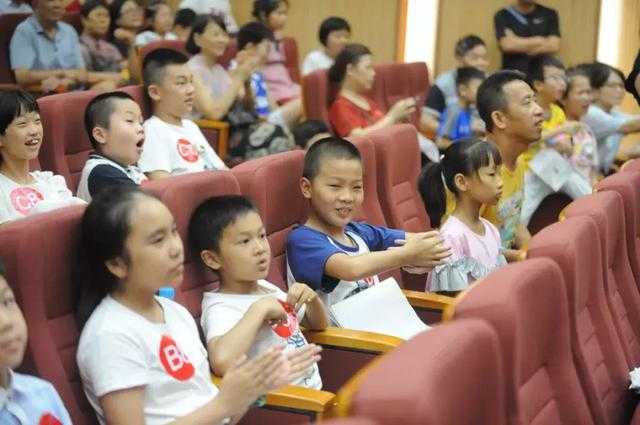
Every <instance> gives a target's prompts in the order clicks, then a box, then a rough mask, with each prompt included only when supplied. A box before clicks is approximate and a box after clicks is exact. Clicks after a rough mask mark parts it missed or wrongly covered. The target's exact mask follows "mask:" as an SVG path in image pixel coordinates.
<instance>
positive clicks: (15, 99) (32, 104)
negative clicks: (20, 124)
mask: <svg viewBox="0 0 640 425" xmlns="http://www.w3.org/2000/svg"><path fill="white" fill-rule="evenodd" d="M34 111H35V112H40V109H39V108H38V102H36V99H35V98H34V97H33V96H31V95H30V94H29V93H27V92H26V91H23V90H8V91H0V134H1V135H4V133H5V132H6V131H7V127H9V125H10V124H11V123H12V122H13V120H15V119H16V118H18V117H19V116H20V115H23V114H27V113H29V112H34Z"/></svg>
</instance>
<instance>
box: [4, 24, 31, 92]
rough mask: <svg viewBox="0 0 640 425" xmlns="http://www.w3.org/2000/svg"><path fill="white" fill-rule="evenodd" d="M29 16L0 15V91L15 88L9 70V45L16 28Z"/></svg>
mask: <svg viewBox="0 0 640 425" xmlns="http://www.w3.org/2000/svg"><path fill="white" fill-rule="evenodd" d="M29 16H30V14H29V13H7V14H4V15H2V14H0V28H2V31H0V89H3V88H16V87H17V86H16V85H15V84H16V79H15V76H14V75H13V71H12V70H11V61H10V59H9V44H10V43H11V37H12V36H13V32H14V31H15V30H16V27H17V26H18V24H20V22H22V21H24V20H25V19H26V18H28V17H29Z"/></svg>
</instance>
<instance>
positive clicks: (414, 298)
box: [402, 289, 455, 311]
mask: <svg viewBox="0 0 640 425" xmlns="http://www.w3.org/2000/svg"><path fill="white" fill-rule="evenodd" d="M402 292H403V293H404V296H405V297H407V301H409V304H411V305H412V306H413V307H418V308H426V309H430V310H440V311H444V310H445V309H446V308H447V307H448V306H449V305H452V304H453V302H454V299H455V298H453V297H447V296H446V295H439V294H434V293H431V292H421V291H411V290H409V289H403V290H402Z"/></svg>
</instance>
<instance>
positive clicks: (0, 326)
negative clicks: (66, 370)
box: [0, 263, 71, 425]
mask: <svg viewBox="0 0 640 425" xmlns="http://www.w3.org/2000/svg"><path fill="white" fill-rule="evenodd" d="M26 346H27V324H26V323H25V321H24V316H23V315H22V311H20V307H19V306H18V303H17V302H16V299H15V296H14V295H13V291H12V290H11V288H10V287H9V284H8V283H7V280H6V277H5V270H4V266H3V265H2V263H0V423H1V424H3V425H4V424H6V425H32V424H50V425H71V419H70V418H69V413H67V409H65V407H64V404H63V403H62V400H60V396H59V395H58V393H57V392H56V390H55V388H53V385H51V384H50V383H49V382H47V381H43V380H42V379H40V378H36V377H35V376H29V375H23V374H21V373H16V372H13V370H12V369H15V368H16V367H18V366H20V364H21V363H22V358H23V356H24V350H25V348H26Z"/></svg>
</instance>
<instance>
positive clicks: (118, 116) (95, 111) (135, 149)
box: [78, 92, 147, 202]
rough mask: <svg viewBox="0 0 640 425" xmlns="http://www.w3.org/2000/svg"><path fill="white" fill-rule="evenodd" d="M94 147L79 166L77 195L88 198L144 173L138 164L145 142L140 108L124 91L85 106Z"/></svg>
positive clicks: (138, 181) (142, 178)
mask: <svg viewBox="0 0 640 425" xmlns="http://www.w3.org/2000/svg"><path fill="white" fill-rule="evenodd" d="M84 123H85V129H86V130H87V134H88V135H89V140H90V141H91V146H92V147H93V149H94V152H92V153H91V154H90V155H89V159H88V160H87V162H86V163H85V165H84V168H83V169H82V175H81V176H80V183H79V184H78V197H80V198H82V199H84V200H85V201H87V202H90V201H91V198H92V197H93V196H95V195H96V194H97V193H98V192H100V191H101V190H103V189H104V188H105V187H108V186H113V185H130V186H132V185H139V184H141V183H142V182H143V181H145V180H147V177H146V176H145V175H144V173H143V172H142V171H140V169H139V168H138V167H137V165H136V164H137V163H138V159H140V154H141V153H142V145H143V144H144V129H143V127H142V111H141V110H140V106H139V105H138V104H137V103H136V102H135V101H134V100H133V98H132V97H131V96H129V95H128V94H127V93H124V92H111V93H104V94H101V95H98V96H96V97H94V98H93V99H92V100H91V101H90V102H89V104H88V105H87V108H86V109H85V110H84Z"/></svg>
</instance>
